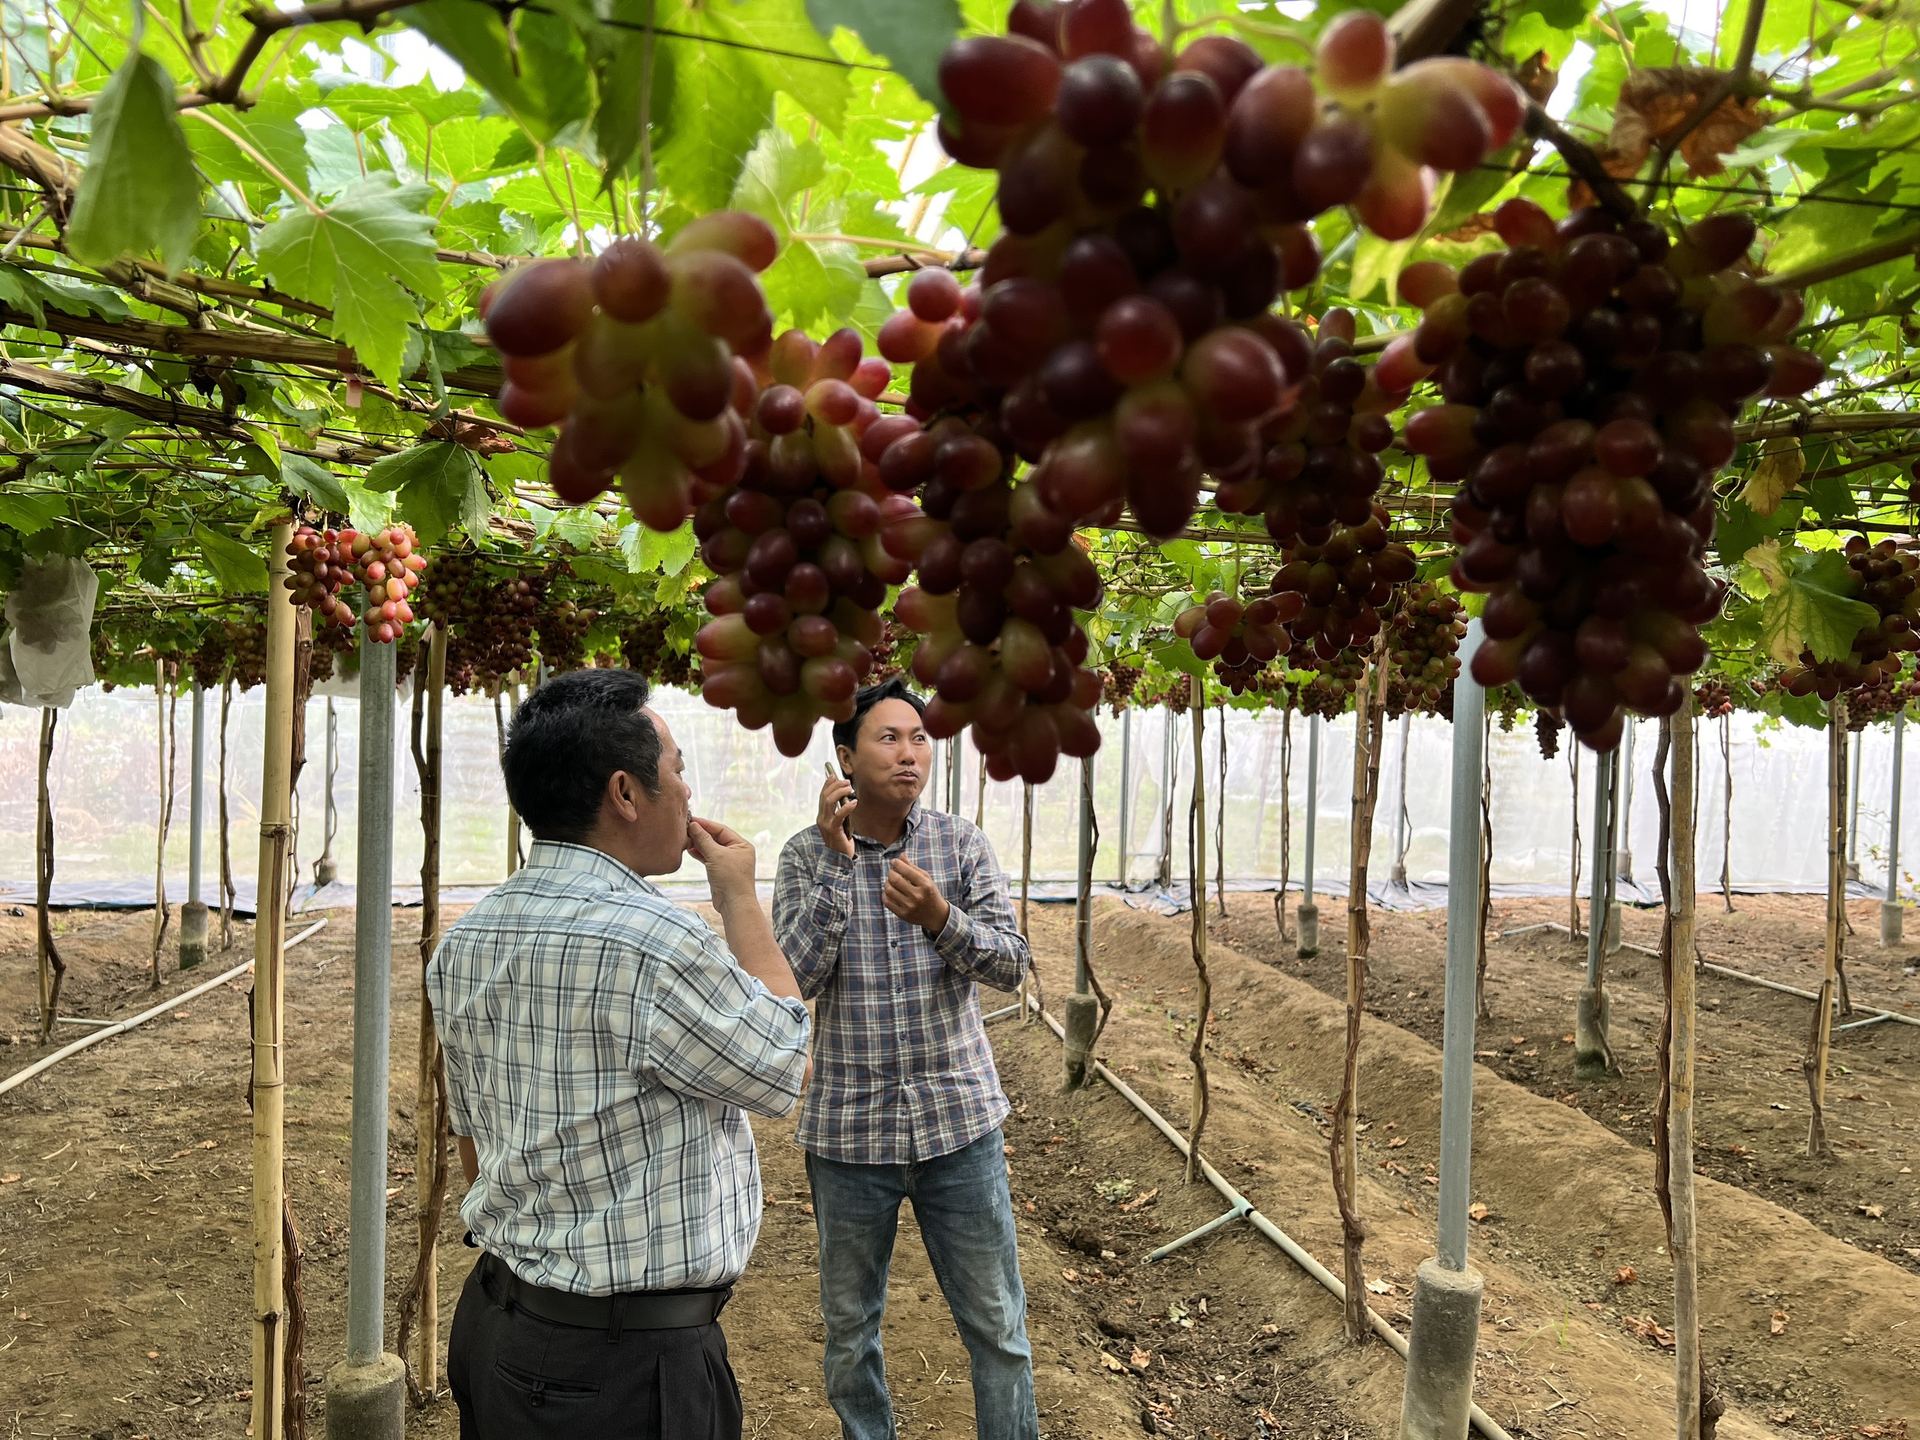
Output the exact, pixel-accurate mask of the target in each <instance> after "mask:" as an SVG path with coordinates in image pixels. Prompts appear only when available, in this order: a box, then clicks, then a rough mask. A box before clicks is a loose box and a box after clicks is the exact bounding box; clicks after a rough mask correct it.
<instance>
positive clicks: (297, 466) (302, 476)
mask: <svg viewBox="0 0 1920 1440" xmlns="http://www.w3.org/2000/svg"><path fill="white" fill-rule="evenodd" d="M280 483H281V484H282V485H284V486H286V487H287V489H289V490H291V491H293V492H294V493H295V494H297V495H304V496H306V497H307V498H308V499H309V500H311V501H313V503H314V504H316V505H318V506H319V507H320V508H321V509H322V510H330V511H332V512H333V513H334V514H336V515H344V514H346V513H347V492H346V489H345V488H344V487H343V486H342V485H341V483H340V478H339V477H338V476H337V475H335V474H334V473H333V472H332V471H331V470H329V469H327V467H326V466H324V465H321V464H319V463H317V462H316V461H313V460H309V459H308V458H307V457H306V456H304V455H282V456H281V457H280Z"/></svg>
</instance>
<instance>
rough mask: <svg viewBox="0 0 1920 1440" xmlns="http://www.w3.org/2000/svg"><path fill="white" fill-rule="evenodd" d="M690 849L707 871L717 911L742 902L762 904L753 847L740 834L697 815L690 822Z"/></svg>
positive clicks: (688, 841)
mask: <svg viewBox="0 0 1920 1440" xmlns="http://www.w3.org/2000/svg"><path fill="white" fill-rule="evenodd" d="M687 848H688V849H689V850H691V851H692V852H693V858H694V859H696V860H698V861H699V862H700V863H701V864H702V865H704V866H706V867H707V886H708V888H709V889H710V890H712V892H713V903H714V905H715V907H716V908H717V907H720V906H723V905H727V904H730V903H732V902H734V901H737V900H742V899H745V900H751V901H753V903H754V904H755V905H756V906H757V905H758V904H759V903H760V901H759V896H758V894H757V892H756V891H755V890H754V880H753V845H752V843H751V842H750V841H748V840H747V839H746V838H745V837H744V836H742V835H741V834H739V832H738V831H734V830H729V829H728V828H727V827H726V826H725V825H722V824H721V823H720V822H719V821H717V820H702V819H701V818H700V817H699V816H697V815H696V816H694V817H693V819H692V820H690V821H688V822H687Z"/></svg>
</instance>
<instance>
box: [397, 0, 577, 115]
mask: <svg viewBox="0 0 1920 1440" xmlns="http://www.w3.org/2000/svg"><path fill="white" fill-rule="evenodd" d="M507 13H508V14H510V16H511V25H512V33H511V34H509V33H508V25H507V23H506V22H503V21H502V19H501V17H500V15H499V14H498V13H495V12H493V11H491V10H489V9H487V8H486V7H484V6H479V5H472V4H467V3H464V0H430V3H428V4H425V5H414V6H410V7H409V8H407V9H406V10H403V11H401V12H400V14H401V18H402V19H404V20H405V21H406V22H407V23H408V24H410V25H412V26H414V27H415V28H416V29H418V30H420V31H421V32H422V33H423V34H425V35H426V37H427V38H428V39H429V40H431V41H432V42H433V43H434V44H435V45H437V46H439V47H440V48H441V49H442V50H444V51H446V52H447V54H449V55H451V56H452V57H453V58H454V59H455V60H457V61H459V62H460V66H461V68H462V69H464V70H465V71H466V72H467V74H468V75H469V76H471V77H472V78H473V79H474V80H476V81H478V82H479V83H480V85H481V86H482V87H484V88H485V89H486V91H487V93H488V94H490V95H492V96H493V98H494V99H495V100H497V101H499V102H500V108H501V109H503V110H505V111H506V112H507V113H508V114H509V115H511V116H512V117H513V118H514V119H515V120H517V121H518V122H519V123H520V124H521V125H522V126H524V127H525V128H526V131H527V133H528V134H530V135H532V136H533V138H534V139H535V140H538V141H540V142H541V143H543V144H544V143H546V142H547V141H549V140H552V139H553V138H554V136H556V135H558V134H559V133H560V132H561V131H562V130H564V129H565V128H566V127H567V126H568V125H570V124H572V123H573V122H574V121H576V120H584V119H585V118H586V117H587V113H588V108H589V107H590V105H591V104H592V100H593V93H592V87H591V86H590V85H589V84H588V83H587V60H586V52H585V47H584V46H583V45H582V44H581V40H580V36H579V34H578V32H577V31H576V30H575V28H574V27H573V25H572V24H570V23H569V22H568V21H566V20H564V19H562V18H561V17H559V16H557V15H542V14H539V13H537V12H535V11H531V10H514V11H510V12H507Z"/></svg>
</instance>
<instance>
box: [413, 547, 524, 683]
mask: <svg viewBox="0 0 1920 1440" xmlns="http://www.w3.org/2000/svg"><path fill="white" fill-rule="evenodd" d="M546 588H547V581H546V577H545V576H542V575H533V576H527V575H521V574H519V573H517V572H515V571H495V570H493V569H491V568H489V567H487V566H485V565H483V564H482V562H481V561H480V558H479V557H478V556H477V555H474V554H472V553H470V552H467V553H459V554H453V555H446V556H443V557H441V558H440V559H439V560H436V561H435V562H434V565H433V568H432V569H431V570H429V571H428V572H427V574H426V576H425V578H424V582H423V584H422V586H421V589H420V592H419V599H420V614H421V616H422V617H423V618H424V619H427V620H431V621H432V622H433V623H434V624H436V625H439V626H442V627H443V628H444V629H445V630H446V632H447V688H448V689H450V690H451V691H453V693H454V694H456V695H464V694H466V693H467V692H468V691H469V690H482V691H494V690H497V688H498V687H499V685H500V684H501V682H502V681H504V680H505V679H507V677H508V676H510V675H513V674H515V673H516V672H518V671H522V670H525V669H527V668H528V667H530V666H531V665H532V664H533V627H534V617H535V616H536V615H537V614H538V613H539V610H540V607H541V602H542V601H543V600H544V599H545V598H546Z"/></svg>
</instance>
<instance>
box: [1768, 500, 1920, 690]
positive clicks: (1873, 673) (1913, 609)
mask: <svg viewBox="0 0 1920 1440" xmlns="http://www.w3.org/2000/svg"><path fill="white" fill-rule="evenodd" d="M1846 557H1847V566H1848V568H1849V569H1850V570H1851V571H1852V572H1853V583H1854V587H1855V589H1854V596H1853V598H1854V599H1856V600H1862V601H1865V602H1866V603H1867V604H1869V605H1871V606H1872V607H1873V608H1874V610H1875V611H1876V612H1877V613H1878V615H1879V620H1878V621H1877V622H1876V623H1875V624H1872V625H1868V626H1866V627H1864V628H1863V629H1861V630H1860V631H1859V632H1858V633H1857V634H1856V635H1855V636H1854V637H1853V648H1852V650H1851V651H1850V652H1849V653H1848V654H1847V655H1845V656H1844V657H1842V658H1841V659H1838V660H1819V659H1817V658H1815V656H1814V653H1813V652H1812V651H1811V650H1804V651H1802V652H1801V655H1800V660H1799V663H1798V664H1795V665H1789V666H1787V667H1786V668H1785V669H1783V670H1782V671H1781V672H1780V683H1781V684H1782V685H1784V686H1786V688H1787V693H1788V694H1790V695H1818V696H1819V697H1820V698H1821V699H1822V700H1832V699H1833V698H1834V697H1835V696H1837V695H1840V694H1842V693H1844V694H1846V696H1847V703H1848V704H1849V705H1852V703H1853V698H1854V696H1855V695H1856V694H1858V693H1859V692H1861V691H1862V690H1863V689H1868V690H1870V689H1873V688H1874V687H1877V686H1880V685H1881V684H1883V683H1884V682H1885V681H1887V680H1890V679H1891V678H1892V677H1893V676H1895V675H1898V674H1899V673H1900V666H1901V661H1900V652H1902V651H1905V650H1920V633H1916V632H1915V629H1914V626H1915V622H1916V621H1920V557H1916V556H1915V555H1914V554H1913V552H1912V551H1909V550H1902V549H1900V548H1898V547H1897V546H1896V545H1895V544H1894V542H1893V541H1891V540H1882V541H1881V542H1880V543H1879V544H1877V545H1875V544H1873V543H1871V542H1870V541H1869V540H1868V539H1867V538H1866V536H1864V535H1855V536H1853V537H1852V538H1851V539H1849V540H1848V541H1847V545H1846Z"/></svg>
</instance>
